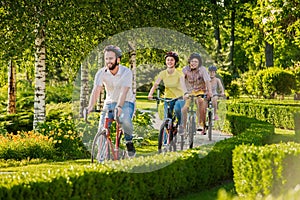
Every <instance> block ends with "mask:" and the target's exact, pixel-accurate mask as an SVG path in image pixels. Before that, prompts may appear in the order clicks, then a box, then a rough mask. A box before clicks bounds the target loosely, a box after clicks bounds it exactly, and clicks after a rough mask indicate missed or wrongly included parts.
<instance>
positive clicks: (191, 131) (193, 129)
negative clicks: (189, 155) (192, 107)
mask: <svg viewBox="0 0 300 200" xmlns="http://www.w3.org/2000/svg"><path fill="white" fill-rule="evenodd" d="M188 134H189V135H188V136H189V148H190V149H192V148H193V145H194V135H195V134H196V123H195V116H190V118H189V122H188Z"/></svg>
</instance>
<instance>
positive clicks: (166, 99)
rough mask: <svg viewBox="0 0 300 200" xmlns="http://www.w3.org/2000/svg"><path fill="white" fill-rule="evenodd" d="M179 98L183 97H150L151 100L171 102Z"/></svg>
mask: <svg viewBox="0 0 300 200" xmlns="http://www.w3.org/2000/svg"><path fill="white" fill-rule="evenodd" d="M179 99H183V97H177V98H172V99H171V98H161V97H152V100H156V101H165V102H167V103H168V102H172V101H177V100H179Z"/></svg>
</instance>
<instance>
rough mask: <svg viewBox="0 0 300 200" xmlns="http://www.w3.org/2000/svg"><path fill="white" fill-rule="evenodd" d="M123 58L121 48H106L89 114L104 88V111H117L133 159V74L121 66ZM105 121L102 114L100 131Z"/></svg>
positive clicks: (129, 153) (111, 115)
mask: <svg viewBox="0 0 300 200" xmlns="http://www.w3.org/2000/svg"><path fill="white" fill-rule="evenodd" d="M121 57H122V51H121V49H120V48H119V47H117V46H114V45H109V46H106V47H105V48H104V62H105V66H104V67H103V68H101V69H100V70H98V72H97V73H96V75H95V80H94V87H93V90H92V94H91V97H90V101H89V105H88V107H87V110H88V113H89V112H91V111H92V110H93V107H94V105H95V103H96V101H97V99H98V97H99V95H100V93H101V91H102V90H103V87H104V88H105V92H106V98H105V100H104V106H103V109H104V110H114V109H117V111H118V112H117V113H118V116H119V117H120V122H121V126H122V129H123V131H124V135H125V141H126V147H127V154H128V156H129V157H133V156H135V148H134V145H133V142H132V138H133V136H132V133H133V124H132V116H133V112H134V106H135V96H134V94H133V92H132V72H131V70H130V69H129V68H127V67H125V66H123V65H121V64H120V61H121ZM108 114H109V118H113V113H111V112H109V113H108ZM104 119H105V113H104V112H102V114H101V116H100V121H99V129H98V131H101V129H102V127H103V125H104Z"/></svg>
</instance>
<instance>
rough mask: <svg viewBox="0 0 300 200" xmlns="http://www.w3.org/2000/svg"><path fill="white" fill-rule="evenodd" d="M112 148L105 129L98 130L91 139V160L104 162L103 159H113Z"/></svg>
mask: <svg viewBox="0 0 300 200" xmlns="http://www.w3.org/2000/svg"><path fill="white" fill-rule="evenodd" d="M112 152H113V149H112V147H111V143H110V142H109V140H108V139H107V137H106V130H103V131H101V132H98V133H97V134H96V135H95V137H94V140H93V144H92V152H91V160H92V163H94V162H95V161H96V160H97V161H98V162H100V163H101V162H104V161H105V160H110V159H113V156H112Z"/></svg>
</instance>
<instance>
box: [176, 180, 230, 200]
mask: <svg viewBox="0 0 300 200" xmlns="http://www.w3.org/2000/svg"><path fill="white" fill-rule="evenodd" d="M224 191H226V193H227V195H228V194H229V195H230V196H234V195H236V192H235V189H234V183H233V182H231V181H230V182H227V183H224V184H223V185H220V186H216V187H214V188H212V189H210V190H205V191H202V192H198V193H191V194H188V195H183V196H181V197H178V198H177V200H199V199H201V200H216V199H218V196H219V195H220V193H221V192H224Z"/></svg>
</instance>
